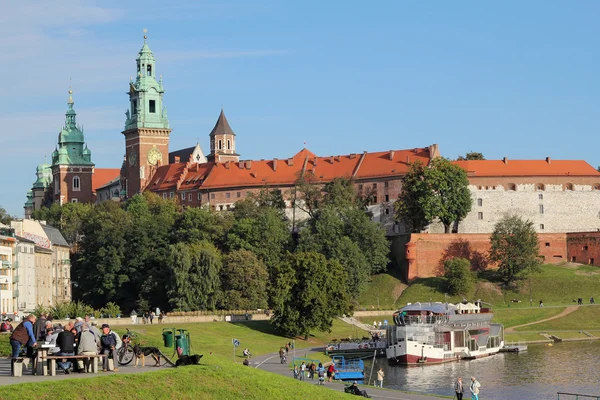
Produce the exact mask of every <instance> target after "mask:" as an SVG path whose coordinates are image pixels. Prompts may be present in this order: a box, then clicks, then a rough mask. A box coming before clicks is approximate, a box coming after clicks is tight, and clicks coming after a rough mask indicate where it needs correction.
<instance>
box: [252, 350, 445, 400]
mask: <svg viewBox="0 0 600 400" xmlns="http://www.w3.org/2000/svg"><path fill="white" fill-rule="evenodd" d="M322 351H323V348H322V347H317V348H313V349H302V353H305V352H322ZM251 366H253V367H254V368H258V369H262V370H264V371H268V372H271V373H274V374H279V375H283V376H287V377H289V378H290V379H293V377H292V372H291V371H290V369H289V367H288V365H287V364H281V362H280V361H279V354H278V353H271V354H265V355H262V356H256V357H253V358H252V362H251ZM304 382H305V383H306V384H307V385H318V380H317V379H315V380H310V379H308V380H305V381H304ZM383 382H384V386H385V380H384V381H383ZM359 387H360V388H361V389H362V390H366V391H367V393H368V394H369V396H371V398H373V399H395V400H432V399H448V398H450V397H440V396H435V395H428V394H414V393H405V392H401V391H399V390H381V389H376V388H375V387H374V386H368V385H359ZM323 388H324V389H325V388H326V389H329V390H337V391H340V392H343V391H344V384H343V383H340V382H331V383H329V382H325V386H324V387H323ZM350 398H357V399H359V398H360V397H358V396H352V397H350Z"/></svg>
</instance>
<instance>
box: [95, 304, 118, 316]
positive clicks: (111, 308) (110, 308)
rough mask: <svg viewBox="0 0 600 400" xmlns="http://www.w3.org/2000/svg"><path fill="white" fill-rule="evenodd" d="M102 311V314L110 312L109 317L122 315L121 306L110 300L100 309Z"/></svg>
mask: <svg viewBox="0 0 600 400" xmlns="http://www.w3.org/2000/svg"><path fill="white" fill-rule="evenodd" d="M100 312H101V313H102V314H108V316H109V317H113V318H116V317H117V315H121V307H119V306H118V305H117V304H115V303H113V302H112V301H110V302H108V303H106V305H105V306H104V307H102V308H101V309H100Z"/></svg>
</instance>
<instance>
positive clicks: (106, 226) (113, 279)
mask: <svg viewBox="0 0 600 400" xmlns="http://www.w3.org/2000/svg"><path fill="white" fill-rule="evenodd" d="M130 223H131V221H130V218H129V216H128V215H127V213H126V212H125V210H123V209H122V208H121V206H120V205H119V204H118V203H115V202H112V201H106V202H103V203H100V204H98V205H97V206H95V207H94V208H93V211H92V212H91V213H90V214H89V215H88V217H87V218H86V219H85V220H84V221H83V222H82V226H81V231H82V240H81V244H80V247H79V253H78V254H77V257H74V259H73V265H72V267H71V276H72V281H73V298H75V299H78V300H82V301H84V302H85V303H86V304H90V305H91V306H92V307H94V308H100V307H101V306H103V305H105V304H106V303H107V302H109V301H114V302H115V303H117V304H123V303H126V302H127V301H128V300H129V299H130V294H128V293H127V291H128V290H129V289H130V287H129V286H128V285H129V280H130V278H129V275H128V271H127V270H126V268H125V266H124V263H125V260H126V257H127V256H129V255H130V254H131V253H130V251H129V250H130V247H129V243H127V240H126V234H127V232H128V230H129V225H130Z"/></svg>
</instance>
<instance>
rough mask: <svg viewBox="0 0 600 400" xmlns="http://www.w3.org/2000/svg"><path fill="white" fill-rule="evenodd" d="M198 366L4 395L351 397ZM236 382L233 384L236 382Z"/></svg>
mask: <svg viewBox="0 0 600 400" xmlns="http://www.w3.org/2000/svg"><path fill="white" fill-rule="evenodd" d="M202 361H203V362H202V364H203V365H200V366H191V367H185V368H177V369H166V370H161V371H156V372H148V373H143V374H131V375H126V374H119V375H109V376H106V375H105V376H102V377H98V378H94V379H70V380H62V381H55V382H41V383H27V384H19V385H11V386H10V388H9V389H7V390H4V391H3V394H2V398H3V399H19V400H28V399H32V400H40V399H56V398H62V397H64V396H65V394H66V395H67V397H68V398H69V399H71V400H77V399H86V400H88V399H143V400H147V399H177V400H179V399H215V400H221V399H261V400H262V399H298V398H310V399H323V400H326V399H345V398H347V395H345V394H344V393H340V392H335V391H332V390H329V389H326V388H323V387H319V386H316V385H307V384H305V383H302V382H300V381H296V380H294V379H292V378H288V377H283V376H279V375H275V374H271V373H268V372H265V371H261V370H257V369H254V368H248V367H245V366H243V365H240V364H233V363H232V362H230V361H226V360H224V359H223V358H221V357H205V358H203V360H202ZM234 382H235V384H233V383H234Z"/></svg>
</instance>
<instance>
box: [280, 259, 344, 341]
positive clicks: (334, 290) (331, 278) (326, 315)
mask: <svg viewBox="0 0 600 400" xmlns="http://www.w3.org/2000/svg"><path fill="white" fill-rule="evenodd" d="M274 278H275V283H274V289H275V290H274V291H275V293H276V295H275V297H274V307H273V318H272V319H271V322H272V323H273V325H274V326H275V327H276V328H277V329H278V330H279V331H281V332H283V333H284V334H286V335H289V336H304V337H305V338H308V335H309V333H310V331H311V330H318V331H330V330H331V326H332V325H333V319H334V318H335V317H337V316H340V315H342V314H345V313H348V312H349V311H350V301H349V298H350V297H349V295H348V293H347V291H346V287H345V285H344V282H345V280H346V279H345V271H344V268H343V267H342V266H341V265H340V263H338V262H337V261H335V260H327V259H326V258H325V256H323V255H322V254H318V253H314V252H309V253H305V252H298V253H295V254H290V255H289V258H288V260H286V262H285V263H282V264H281V265H280V266H279V267H278V269H277V271H276V273H275V276H274Z"/></svg>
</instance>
